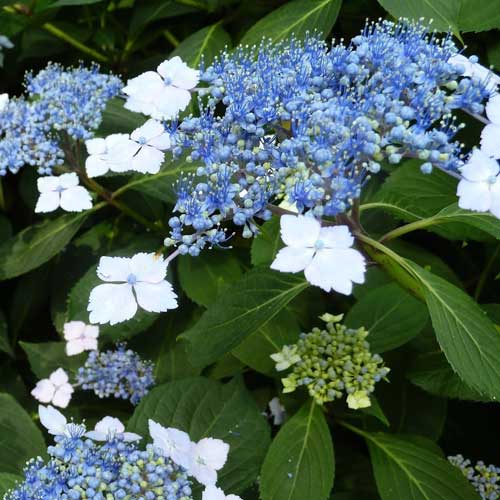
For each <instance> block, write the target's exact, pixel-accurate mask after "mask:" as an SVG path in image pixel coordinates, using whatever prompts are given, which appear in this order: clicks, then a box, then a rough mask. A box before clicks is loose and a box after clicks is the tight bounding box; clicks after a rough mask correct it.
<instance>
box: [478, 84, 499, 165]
mask: <svg viewBox="0 0 500 500" xmlns="http://www.w3.org/2000/svg"><path fill="white" fill-rule="evenodd" d="M486 116H487V117H488V119H489V120H490V123H489V124H488V125H486V127H484V128H483V130H482V132H481V150H482V151H483V152H484V153H486V154H487V155H488V156H491V157H492V158H495V159H497V160H500V94H496V95H494V96H493V97H491V98H490V100H489V101H488V103H487V104H486Z"/></svg>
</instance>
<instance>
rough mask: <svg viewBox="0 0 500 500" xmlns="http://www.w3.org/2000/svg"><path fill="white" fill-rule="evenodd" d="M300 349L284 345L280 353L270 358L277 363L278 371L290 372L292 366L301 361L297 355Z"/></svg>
mask: <svg viewBox="0 0 500 500" xmlns="http://www.w3.org/2000/svg"><path fill="white" fill-rule="evenodd" d="M297 349H298V347H297V346H296V345H292V346H288V345H284V346H283V347H282V349H281V351H280V352H276V353H274V354H271V355H270V358H271V359H272V360H273V361H274V362H275V363H276V370H277V371H279V372H281V371H283V370H288V368H290V366H292V365H294V364H295V363H298V362H299V361H300V356H299V355H298V354H297Z"/></svg>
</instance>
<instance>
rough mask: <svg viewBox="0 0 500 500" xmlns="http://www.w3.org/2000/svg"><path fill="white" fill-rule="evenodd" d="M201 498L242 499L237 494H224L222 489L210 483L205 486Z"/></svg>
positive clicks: (215, 499) (210, 499) (213, 499)
mask: <svg viewBox="0 0 500 500" xmlns="http://www.w3.org/2000/svg"><path fill="white" fill-rule="evenodd" d="M201 500H242V499H241V497H239V496H238V495H226V494H225V493H224V491H222V490H221V489H220V488H217V486H215V485H213V484H211V485H209V486H207V487H206V488H205V490H204V491H203V495H202V496H201Z"/></svg>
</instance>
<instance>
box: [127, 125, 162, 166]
mask: <svg viewBox="0 0 500 500" xmlns="http://www.w3.org/2000/svg"><path fill="white" fill-rule="evenodd" d="M130 139H131V140H132V141H133V142H134V143H135V144H136V151H135V152H134V155H133V157H132V164H131V169H132V170H135V171H137V172H141V173H143V174H156V173H158V172H159V171H160V166H161V164H162V163H163V161H164V160H165V154H164V153H163V151H164V150H166V149H168V148H170V134H168V133H167V132H165V127H164V126H163V125H162V124H161V123H160V122H158V121H156V120H152V119H151V120H148V121H147V122H146V123H145V124H144V125H142V126H141V127H139V128H137V129H135V130H134V131H133V132H132V133H131V134H130Z"/></svg>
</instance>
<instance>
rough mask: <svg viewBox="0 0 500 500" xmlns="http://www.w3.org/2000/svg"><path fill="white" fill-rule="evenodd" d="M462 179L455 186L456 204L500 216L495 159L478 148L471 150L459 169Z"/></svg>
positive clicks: (499, 185) (498, 183) (499, 181)
mask: <svg viewBox="0 0 500 500" xmlns="http://www.w3.org/2000/svg"><path fill="white" fill-rule="evenodd" d="M460 170H461V174H462V180H461V181H460V182H459V183H458V186H457V196H458V206H459V207H460V208H464V209H468V210H473V211H475V212H491V213H492V214H493V215H494V216H495V217H497V218H500V178H499V176H498V172H499V168H498V163H497V161H496V160H495V159H493V158H490V157H489V156H488V155H487V154H485V153H484V152H483V151H481V150H480V149H475V150H474V151H473V152H472V155H471V157H470V158H469V161H468V162H467V163H466V164H465V165H464V166H463V167H462V168H461V169H460Z"/></svg>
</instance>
